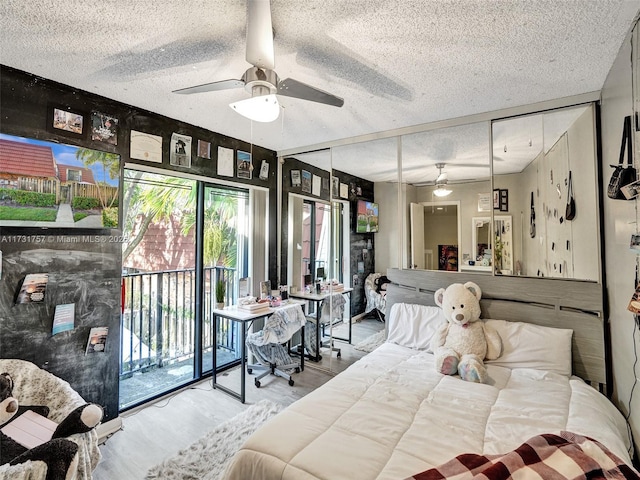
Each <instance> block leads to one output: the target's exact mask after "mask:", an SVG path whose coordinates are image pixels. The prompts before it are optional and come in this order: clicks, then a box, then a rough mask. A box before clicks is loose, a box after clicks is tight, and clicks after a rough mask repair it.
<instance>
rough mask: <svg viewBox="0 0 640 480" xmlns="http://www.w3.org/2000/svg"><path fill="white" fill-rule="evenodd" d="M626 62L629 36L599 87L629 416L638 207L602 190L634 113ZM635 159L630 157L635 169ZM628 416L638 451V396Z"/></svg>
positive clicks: (614, 316) (614, 306) (607, 224)
mask: <svg viewBox="0 0 640 480" xmlns="http://www.w3.org/2000/svg"><path fill="white" fill-rule="evenodd" d="M630 58H631V48H630V41H629V38H627V40H626V41H625V43H624V44H623V46H622V48H621V50H620V52H619V54H618V57H617V58H616V61H615V63H614V65H613V67H612V68H611V71H610V72H609V75H608V77H607V80H606V82H605V84H604V87H603V89H602V153H603V160H602V173H603V178H604V186H603V187H604V190H603V192H602V195H603V196H604V228H605V238H604V240H605V249H606V250H605V261H606V269H605V272H606V281H607V290H608V298H609V306H610V315H609V320H610V324H611V344H612V357H613V388H614V402H615V403H616V405H617V406H618V408H619V409H620V410H621V411H622V412H623V413H624V414H628V412H629V398H630V395H631V389H632V387H633V383H634V381H635V380H636V378H635V377H636V376H637V377H640V368H639V369H638V370H637V371H636V372H634V371H633V363H634V360H635V354H634V341H635V342H636V349H637V350H638V351H639V352H640V345H639V343H640V340H639V339H640V334H638V332H636V337H635V340H634V337H633V332H634V319H633V315H632V314H631V313H629V312H628V311H627V304H628V303H629V300H630V298H631V295H632V294H633V291H634V281H635V280H634V279H635V266H636V262H637V258H636V255H633V254H632V253H631V252H630V251H629V239H630V237H631V234H632V233H636V232H637V231H638V224H637V222H638V214H637V206H638V205H637V200H634V201H623V200H611V199H609V198H607V195H606V189H607V183H608V181H609V178H610V177H611V172H612V169H611V167H610V166H609V165H610V164H612V163H617V162H618V155H619V153H620V140H621V137H622V122H623V119H624V117H625V116H627V115H632V109H633V105H632V90H631V62H630ZM639 160H640V159H639V158H635V159H634V162H635V166H636V168H637V167H638V162H639ZM637 381H640V380H637ZM638 388H640V386H639V387H638ZM631 412H632V413H631V415H630V424H631V430H632V432H633V435H634V438H635V445H636V450H637V449H638V448H640V443H639V442H640V393H639V392H636V395H635V396H634V398H633V403H632V405H631Z"/></svg>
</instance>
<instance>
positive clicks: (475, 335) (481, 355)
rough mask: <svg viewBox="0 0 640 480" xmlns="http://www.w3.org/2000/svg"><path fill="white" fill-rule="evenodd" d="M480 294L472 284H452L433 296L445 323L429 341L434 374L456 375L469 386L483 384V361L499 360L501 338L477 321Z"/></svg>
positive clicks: (485, 371)
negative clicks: (445, 320) (433, 356)
mask: <svg viewBox="0 0 640 480" xmlns="http://www.w3.org/2000/svg"><path fill="white" fill-rule="evenodd" d="M481 296H482V291H481V290H480V287H479V286H478V285H476V284H475V283H473V282H467V283H465V284H462V283H453V284H451V285H449V286H448V287H447V288H446V289H445V288H440V289H438V290H437V291H436V293H435V295H434V300H435V303H436V305H438V306H439V307H440V308H442V311H443V313H444V316H445V318H446V319H447V323H445V324H443V325H442V326H441V327H440V328H439V329H438V331H437V332H436V334H435V335H434V336H433V339H432V341H431V349H432V351H433V353H434V355H435V363H436V370H437V371H438V372H440V373H442V374H444V375H455V374H456V373H458V374H459V375H460V378H462V379H463V380H466V381H469V382H476V383H486V381H487V369H486V367H485V366H484V360H485V359H488V360H493V359H496V358H498V357H499V356H500V353H501V351H502V342H501V339H500V336H499V335H498V334H497V333H496V332H494V331H493V330H491V329H489V328H487V327H486V326H485V324H484V322H482V321H479V320H480V313H481V312H480V298H481Z"/></svg>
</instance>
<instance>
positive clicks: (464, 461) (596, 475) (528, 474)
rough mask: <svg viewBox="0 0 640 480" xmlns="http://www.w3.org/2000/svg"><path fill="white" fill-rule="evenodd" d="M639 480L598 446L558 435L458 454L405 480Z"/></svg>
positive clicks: (568, 434) (573, 435)
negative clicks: (499, 450)
mask: <svg viewBox="0 0 640 480" xmlns="http://www.w3.org/2000/svg"><path fill="white" fill-rule="evenodd" d="M508 478H514V479H523V480H526V479H532V480H533V479H535V480H547V479H568V480H578V479H607V480H609V479H629V478H630V479H640V476H639V475H638V472H636V471H635V470H634V469H633V468H631V467H630V466H629V465H627V464H626V463H624V462H623V461H622V460H620V459H619V458H618V457H617V456H616V455H614V454H613V453H612V452H611V451H610V450H609V449H607V448H606V447H605V446H604V445H602V444H601V443H599V442H597V441H595V440H593V439H591V438H588V437H583V436H581V435H577V434H573V433H570V432H561V433H560V435H553V434H543V435H538V436H535V437H533V438H530V439H529V440H527V441H526V442H525V443H523V444H522V445H520V446H519V447H518V448H516V449H515V450H512V451H510V452H507V453H505V454H501V455H478V454H473V453H467V454H462V455H458V456H457V457H455V458H454V459H452V460H450V461H448V462H447V463H445V464H443V465H440V466H439V467H436V468H432V469H430V470H426V471H424V472H422V473H418V474H417V475H414V476H413V477H409V478H408V479H406V480H443V479H448V480H471V479H474V480H476V479H477V480H484V479H486V480H498V479H500V480H503V479H508Z"/></svg>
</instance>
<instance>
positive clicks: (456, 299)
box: [434, 282, 482, 327]
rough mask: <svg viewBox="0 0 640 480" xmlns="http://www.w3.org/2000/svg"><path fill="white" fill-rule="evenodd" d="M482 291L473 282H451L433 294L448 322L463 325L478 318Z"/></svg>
mask: <svg viewBox="0 0 640 480" xmlns="http://www.w3.org/2000/svg"><path fill="white" fill-rule="evenodd" d="M481 296H482V291H481V290H480V287H479V286H478V285H476V284H475V283H473V282H467V283H465V284H464V285H463V284H462V283H452V284H451V285H449V286H448V287H447V288H446V289H445V288H440V289H438V290H437V291H436V293H435V295H434V300H435V303H436V305H438V306H439V307H440V308H442V311H443V313H444V316H445V318H446V319H447V321H448V322H449V323H454V324H457V325H460V326H463V327H464V326H465V325H468V324H470V323H471V322H475V321H477V320H479V319H480V297H481Z"/></svg>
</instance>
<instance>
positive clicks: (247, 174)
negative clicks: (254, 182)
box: [236, 150, 253, 180]
mask: <svg viewBox="0 0 640 480" xmlns="http://www.w3.org/2000/svg"><path fill="white" fill-rule="evenodd" d="M236 161H237V164H238V170H237V177H238V178H245V179H247V180H251V178H252V176H253V163H252V160H251V153H249V152H243V151H242V150H238V151H236Z"/></svg>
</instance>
